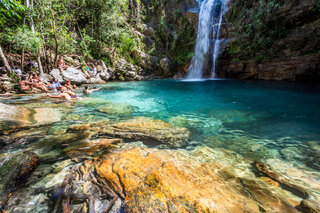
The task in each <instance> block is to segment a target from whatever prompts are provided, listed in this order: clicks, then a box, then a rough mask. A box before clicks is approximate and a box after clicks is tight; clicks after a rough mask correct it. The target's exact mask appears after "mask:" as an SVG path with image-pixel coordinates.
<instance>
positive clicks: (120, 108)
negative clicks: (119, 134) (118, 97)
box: [98, 103, 134, 116]
mask: <svg viewBox="0 0 320 213" xmlns="http://www.w3.org/2000/svg"><path fill="white" fill-rule="evenodd" d="M98 111H99V112H104V113H107V114H116V115H121V116H129V115H131V114H132V113H133V112H134V107H133V106H130V105H128V104H122V103H119V104H112V105H108V106H101V107H99V108H98Z"/></svg>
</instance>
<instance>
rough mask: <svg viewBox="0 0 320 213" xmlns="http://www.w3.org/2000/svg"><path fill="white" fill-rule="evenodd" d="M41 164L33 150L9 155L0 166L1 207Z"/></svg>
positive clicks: (0, 207) (1, 207)
mask: <svg viewBox="0 0 320 213" xmlns="http://www.w3.org/2000/svg"><path fill="white" fill-rule="evenodd" d="M38 165H39V157H38V156H37V155H36V154H35V153H32V152H22V153H18V154H15V155H13V156H11V157H9V158H8V159H7V160H6V161H5V162H3V163H2V164H1V166H0V180H1V181H0V209H3V207H4V205H5V203H6V202H7V200H8V198H9V197H10V193H12V192H13V191H15V190H16V189H17V188H18V187H19V186H20V185H21V184H23V183H24V182H25V181H26V180H27V179H28V177H29V176H30V174H31V173H32V172H33V171H34V170H35V169H36V168H37V166H38Z"/></svg>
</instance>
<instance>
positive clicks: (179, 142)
mask: <svg viewBox="0 0 320 213" xmlns="http://www.w3.org/2000/svg"><path fill="white" fill-rule="evenodd" d="M102 132H103V133H104V134H107V135H111V136H113V137H121V138H126V139H132V140H142V141H146V142H152V141H154V142H160V143H164V144H168V145H170V146H174V147H180V146H184V145H186V144H187V142H188V140H189V138H190V132H189V131H188V130H187V129H185V128H180V127H174V126H172V125H171V124H169V123H166V122H164V121H162V120H153V119H151V118H146V117H136V118H134V119H132V120H128V121H125V122H121V123H116V124H112V125H110V126H108V127H107V128H104V129H103V130H102Z"/></svg>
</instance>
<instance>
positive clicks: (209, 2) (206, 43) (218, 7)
mask: <svg viewBox="0 0 320 213" xmlns="http://www.w3.org/2000/svg"><path fill="white" fill-rule="evenodd" d="M223 12H224V0H204V1H203V2H202V3H201V6H200V13H199V23H198V34H197V42H196V47H195V55H194V57H193V58H192V62H191V65H190V67H189V71H188V75H187V79H201V78H202V75H203V68H204V63H205V61H206V60H208V52H209V49H210V43H211V41H212V40H211V39H212V37H213V45H214V46H213V56H212V60H213V61H212V73H211V77H212V78H214V73H215V69H216V62H217V58H218V54H219V49H220V40H219V36H220V28H221V23H222V15H223ZM211 33H212V34H211ZM211 36H212V37H211Z"/></svg>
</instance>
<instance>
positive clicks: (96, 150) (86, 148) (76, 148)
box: [63, 138, 122, 158]
mask: <svg viewBox="0 0 320 213" xmlns="http://www.w3.org/2000/svg"><path fill="white" fill-rule="evenodd" d="M121 144H122V139H117V138H115V139H107V138H100V139H95V140H87V141H83V142H82V143H78V144H75V145H72V146H68V147H67V148H65V149H64V150H63V151H64V152H65V153H67V154H68V155H69V156H70V157H71V158H77V157H80V158H88V157H90V156H99V154H101V152H104V151H106V150H107V149H110V148H112V147H115V146H116V145H121Z"/></svg>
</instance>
